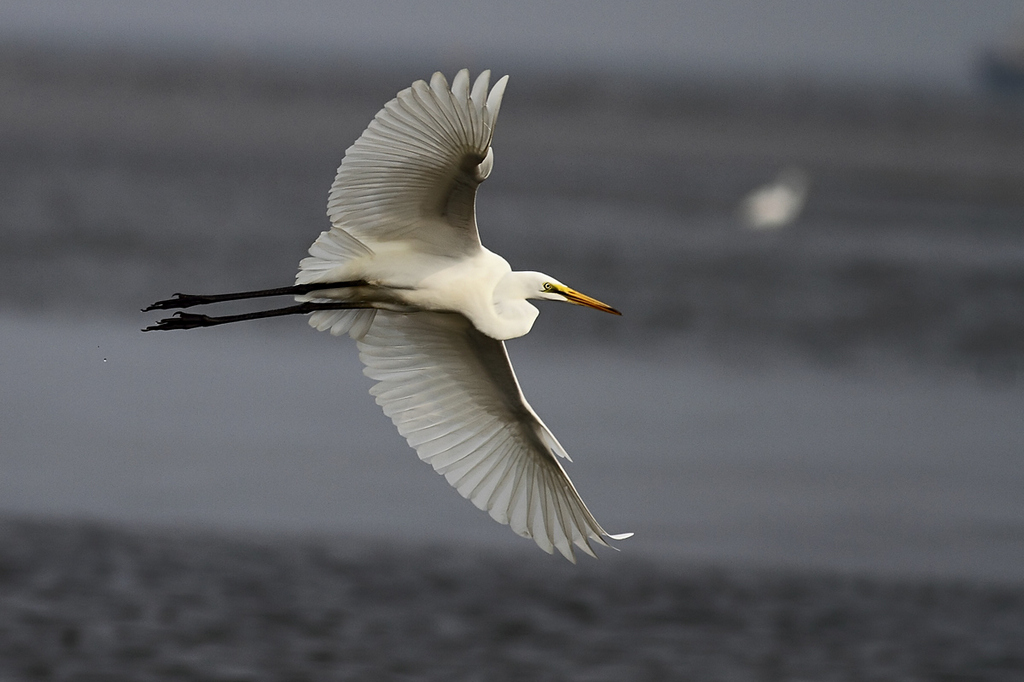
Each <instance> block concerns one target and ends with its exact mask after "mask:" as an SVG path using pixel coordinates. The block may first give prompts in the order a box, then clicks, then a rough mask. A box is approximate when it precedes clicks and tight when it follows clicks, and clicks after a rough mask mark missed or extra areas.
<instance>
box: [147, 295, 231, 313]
mask: <svg viewBox="0 0 1024 682" xmlns="http://www.w3.org/2000/svg"><path fill="white" fill-rule="evenodd" d="M220 298H221V297H220V296H203V295H202V294H175V295H174V298H168V299H164V300H163V301H157V302H156V303H154V304H153V305H151V306H149V307H148V308H143V309H142V312H144V313H148V312H149V311H150V310H171V309H173V308H191V307H192V306H194V305H205V304H207V303H216V302H217V301H219V300H220Z"/></svg>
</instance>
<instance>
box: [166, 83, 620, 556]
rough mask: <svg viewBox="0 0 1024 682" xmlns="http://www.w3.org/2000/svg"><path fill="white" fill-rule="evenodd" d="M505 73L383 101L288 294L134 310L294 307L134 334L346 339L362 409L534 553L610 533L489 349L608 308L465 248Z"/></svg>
mask: <svg viewBox="0 0 1024 682" xmlns="http://www.w3.org/2000/svg"><path fill="white" fill-rule="evenodd" d="M506 82H507V77H506V78H502V79H501V80H499V81H498V82H497V83H496V84H495V86H494V87H493V88H490V89H488V85H489V72H486V71H485V72H484V73H482V74H481V75H480V76H479V77H478V78H477V79H476V81H475V82H474V83H473V84H472V86H470V82H469V74H468V72H467V71H465V70H463V71H461V72H459V74H458V75H456V77H455V79H454V80H453V82H452V85H451V87H450V88H449V86H448V83H447V82H446V81H445V79H444V77H443V76H441V74H439V73H436V74H434V76H433V78H432V79H431V81H430V83H429V84H427V83H425V82H424V81H417V82H416V83H414V84H413V85H412V87H410V88H407V89H406V90H403V91H402V92H400V93H399V94H398V96H397V97H396V98H395V99H393V100H392V101H391V102H389V103H388V104H387V105H385V107H384V109H382V110H381V111H380V112H379V113H378V114H377V116H376V117H375V118H374V120H373V121H372V122H371V123H370V125H369V127H368V128H367V129H366V131H364V132H363V134H362V135H361V136H360V137H359V139H358V140H357V141H356V142H355V144H353V145H352V146H351V147H350V148H349V149H348V150H347V152H346V154H345V158H344V160H343V162H342V165H341V167H340V168H339V169H338V174H337V177H336V178H335V181H334V184H333V185H332V187H331V192H330V196H329V199H328V211H327V212H328V216H329V217H330V219H331V223H332V227H331V229H330V230H328V231H326V232H323V233H322V234H321V235H320V237H319V238H318V239H317V240H316V241H315V242H314V244H313V245H312V246H311V247H310V255H309V257H308V258H305V259H303V261H302V262H301V263H300V269H299V273H298V275H297V277H296V284H295V286H292V287H282V288H280V289H270V290H265V291H259V292H245V293H241V294H221V295H213V296H188V295H182V294H178V295H176V297H175V298H173V299H169V300H166V301H160V302H158V303H156V304H154V305H153V306H151V307H150V308H149V309H153V308H158V309H167V308H185V307H190V306H193V305H199V304H206V303H215V302H218V301H223V300H235V299H241V298H256V297H262V296H271V295H281V294H292V295H295V296H296V300H297V301H298V302H299V303H298V305H295V306H292V307H288V308H279V309H274V310H269V311H262V312H256V313H249V314H243V315H234V316H225V317H207V316H205V315H194V314H188V313H178V314H177V316H176V317H173V318H169V319H166V320H162V321H160V322H159V323H157V324H156V325H154V326H152V327H149V328H148V329H189V328H194V327H200V326H212V325H216V324H221V323H224V322H234V321H239V320H243V319H254V318H259V317H270V316H275V315H284V314H293V313H312V314H311V315H310V320H309V321H310V324H311V325H312V326H314V327H316V328H317V329H320V330H329V331H330V332H331V333H332V334H335V335H341V334H345V333H348V334H349V335H350V336H352V337H353V338H354V339H356V341H357V342H358V346H359V354H360V359H361V360H362V361H363V363H364V364H365V365H366V368H365V370H364V372H365V373H366V374H367V375H368V376H369V377H371V378H372V379H375V380H376V381H377V382H378V383H377V384H376V385H375V386H374V387H373V389H371V393H372V394H373V395H374V396H375V397H376V399H377V402H378V403H379V404H380V405H381V406H382V407H383V408H384V412H385V414H387V415H388V416H389V417H391V419H392V421H393V422H394V423H395V426H396V427H397V428H398V430H399V432H400V433H401V434H402V435H403V436H405V438H406V439H407V440H408V442H409V444H410V445H411V446H412V447H413V448H414V449H415V450H416V452H417V454H419V456H420V458H421V459H423V460H425V461H428V462H430V464H431V465H432V466H433V467H434V468H435V470H437V471H438V472H439V473H441V474H443V475H444V476H445V477H446V478H447V479H448V481H449V483H451V484H452V485H453V486H454V487H455V488H457V489H458V491H459V492H460V493H461V494H462V495H463V496H464V497H466V498H468V499H469V500H471V501H472V502H473V503H474V504H476V505H477V506H478V507H480V508H481V509H484V510H486V511H488V512H489V513H490V515H491V516H492V517H493V518H494V519H495V520H497V521H499V522H501V523H507V524H509V525H511V527H512V529H513V530H514V531H515V532H517V533H518V534H520V535H523V536H526V537H531V538H533V539H534V540H535V541H536V542H537V544H538V545H540V546H541V548H542V549H544V550H545V551H547V552H552V551H554V550H555V549H557V550H558V551H559V552H561V553H562V554H563V555H564V556H565V557H566V558H568V559H570V560H574V556H573V550H572V548H573V546H574V545H575V546H576V547H579V548H581V549H583V550H584V551H585V552H587V553H588V554H592V549H591V547H590V542H591V541H594V542H597V543H599V544H604V545H606V544H607V543H606V541H605V538H613V539H621V538H624V537H628V536H629V535H630V534H623V535H610V534H609V533H607V532H606V531H605V530H604V529H603V528H601V526H600V525H599V524H598V523H597V521H596V520H595V519H594V517H593V515H592V514H591V513H590V511H589V510H588V509H587V507H586V505H585V504H584V503H583V500H582V499H580V497H579V494H578V493H577V492H576V489H575V488H574V487H573V485H572V482H571V481H570V480H569V478H568V476H567V475H566V474H565V471H564V469H563V468H562V466H561V464H560V463H559V461H558V459H559V458H568V455H567V454H566V453H565V450H564V449H563V448H562V446H561V445H560V444H559V443H558V441H557V440H556V439H555V437H554V435H552V434H551V432H550V431H549V430H548V429H547V427H546V426H545V425H544V424H543V422H542V421H541V420H540V418H539V417H538V416H537V414H536V413H535V412H534V411H533V409H532V408H531V407H530V405H529V403H527V401H526V398H525V397H524V396H523V394H522V391H521V390H520V388H519V384H518V382H517V380H516V378H515V374H514V373H513V371H512V366H511V364H510V363H509V360H508V355H507V352H506V350H505V346H504V343H503V342H504V341H505V340H506V339H512V338H516V337H519V336H523V335H524V334H526V333H528V332H529V331H530V329H531V328H532V326H533V323H534V321H535V320H536V318H537V315H538V312H539V311H538V310H537V308H536V307H534V306H533V305H532V304H531V303H529V300H528V299H541V300H544V299H546V300H557V301H567V302H571V303H575V304H578V305H585V306H589V307H592V308H595V309H598V310H603V311H605V312H611V313H615V314H618V311H616V310H615V309H613V308H611V307H610V306H607V305H605V304H604V303H601V302H599V301H597V300H595V299H592V298H590V297H588V296H585V295H583V294H581V293H579V292H577V291H575V290H573V289H571V288H569V287H567V286H565V285H564V284H562V283H561V282H559V281H558V280H556V279H554V278H552V277H550V276H548V275H544V274H542V273H538V272H516V271H513V270H512V268H511V267H510V266H509V264H508V262H507V261H506V260H505V259H504V258H502V257H501V256H499V255H497V254H495V253H492V252H491V251H489V250H487V249H486V248H484V247H483V246H482V245H481V243H480V238H479V235H478V233H477V227H476V216H475V201H476V188H477V186H478V185H479V184H480V183H481V182H483V181H484V180H485V179H486V178H487V176H488V175H489V174H490V171H491V168H492V166H493V163H494V153H493V150H492V149H491V137H492V135H493V131H494V124H495V121H496V119H497V114H498V108H499V107H500V104H501V98H502V95H503V93H504V89H505V84H506Z"/></svg>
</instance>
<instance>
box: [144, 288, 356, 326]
mask: <svg viewBox="0 0 1024 682" xmlns="http://www.w3.org/2000/svg"><path fill="white" fill-rule="evenodd" d="M320 288H323V287H322V286H321V287H320ZM314 291H315V289H314ZM370 307H372V306H370V305H368V304H365V303H346V302H341V301H339V302H337V303H313V302H306V303H299V304H298V305H293V306H288V307H287V308H274V309H272V310H260V311H257V312H255V313H242V314H240V315H222V316H220V317H211V316H209V315H196V314H195V313H174V317H167V318H164V319H162V320H160V321H159V322H157V323H156V324H154V325H152V326H150V327H146V328H145V329H143V330H142V331H144V332H155V331H171V330H174V329H195V328H197V327H215V326H216V325H218V324H228V323H229V322H244V321H245V320H259V319H262V318H264V317H281V316H283V315H305V314H306V313H312V312H316V311H317V310H351V309H353V308H370Z"/></svg>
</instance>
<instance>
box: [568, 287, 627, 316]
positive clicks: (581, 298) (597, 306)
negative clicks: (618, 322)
mask: <svg viewBox="0 0 1024 682" xmlns="http://www.w3.org/2000/svg"><path fill="white" fill-rule="evenodd" d="M558 293H560V294H562V295H563V296H565V300H567V301H568V302H569V303H575V304H576V305H585V306H587V307H588V308H593V309H594V310H600V311H602V312H606V313H611V314H612V315H621V314H622V313H620V312H619V311H618V310H616V309H615V308H613V307H611V306H610V305H608V304H607V303H601V302H600V301H599V300H597V299H596V298H591V297H589V296H587V295H586V294H581V293H580V292H578V291H576V290H575V289H570V288H569V287H565V286H563V287H558Z"/></svg>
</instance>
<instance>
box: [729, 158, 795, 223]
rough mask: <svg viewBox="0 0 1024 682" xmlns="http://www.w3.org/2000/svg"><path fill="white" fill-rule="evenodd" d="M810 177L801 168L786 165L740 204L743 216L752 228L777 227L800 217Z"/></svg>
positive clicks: (740, 211)
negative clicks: (786, 166)
mask: <svg viewBox="0 0 1024 682" xmlns="http://www.w3.org/2000/svg"><path fill="white" fill-rule="evenodd" d="M809 188H810V176H809V175H808V174H807V172H806V171H804V170H803V169H801V168H796V167H793V166H791V167H788V168H784V169H783V170H782V171H781V172H780V173H779V175H778V177H776V178H775V180H774V181H772V182H771V183H769V184H767V185H764V186H763V187H759V188H757V189H755V190H754V191H752V192H751V193H750V194H748V195H747V196H746V198H744V199H743V202H742V203H741V204H740V210H739V213H740V217H741V218H742V219H743V222H744V224H745V225H746V226H747V227H749V228H750V229H752V230H776V229H779V228H782V227H785V226H786V225H789V224H790V223H792V222H793V221H794V220H796V219H797V217H799V215H800V212H801V211H803V208H804V204H806V203H807V191H808V189H809Z"/></svg>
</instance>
